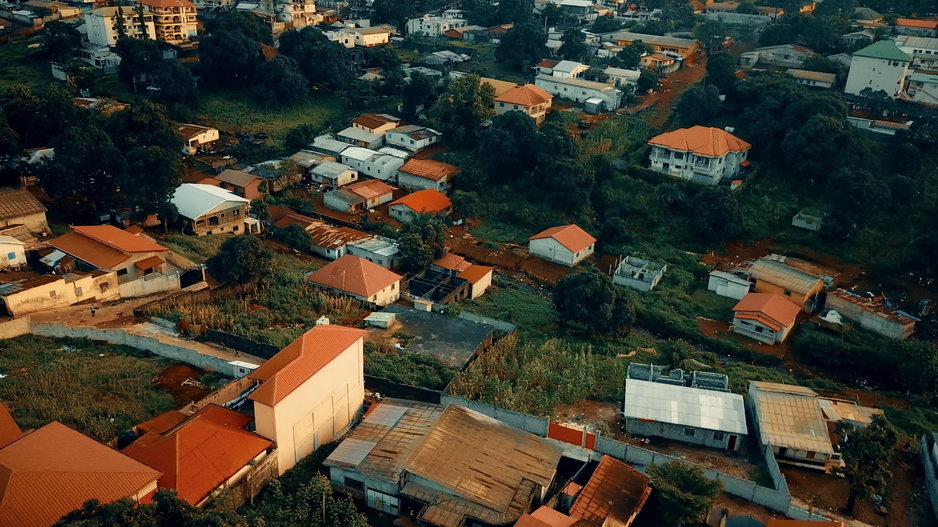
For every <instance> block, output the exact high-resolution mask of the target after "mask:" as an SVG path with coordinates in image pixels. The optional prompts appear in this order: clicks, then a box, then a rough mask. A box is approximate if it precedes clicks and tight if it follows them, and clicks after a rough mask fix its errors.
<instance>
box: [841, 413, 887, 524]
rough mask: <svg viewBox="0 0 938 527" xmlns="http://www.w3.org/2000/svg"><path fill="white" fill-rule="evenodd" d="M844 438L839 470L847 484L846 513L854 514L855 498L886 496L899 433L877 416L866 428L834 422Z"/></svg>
mask: <svg viewBox="0 0 938 527" xmlns="http://www.w3.org/2000/svg"><path fill="white" fill-rule="evenodd" d="M837 432H838V435H840V436H841V437H842V438H843V439H842V440H841V442H840V453H841V455H842V456H843V461H844V466H843V467H842V468H840V469H839V472H840V474H842V475H843V476H844V477H845V478H846V479H847V482H848V483H849V484H850V494H849V495H848V496H847V506H846V509H847V513H848V514H853V507H854V505H856V502H857V499H869V498H872V497H873V496H876V495H880V496H882V495H883V494H885V492H886V490H887V489H888V488H889V482H890V480H891V479H892V469H891V467H892V457H893V454H894V453H895V448H896V443H897V442H898V441H899V434H898V433H897V432H896V429H895V428H893V426H892V424H890V423H889V421H887V420H886V418H885V417H883V416H881V415H877V416H874V417H873V421H872V422H871V423H870V424H869V425H868V426H865V427H853V426H851V425H849V424H847V423H846V422H845V421H841V422H839V423H837Z"/></svg>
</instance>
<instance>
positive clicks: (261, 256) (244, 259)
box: [205, 236, 273, 285]
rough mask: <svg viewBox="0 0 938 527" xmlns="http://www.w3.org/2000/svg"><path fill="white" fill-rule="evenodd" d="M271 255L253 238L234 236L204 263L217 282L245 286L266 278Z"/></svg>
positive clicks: (269, 269) (269, 267) (268, 250)
mask: <svg viewBox="0 0 938 527" xmlns="http://www.w3.org/2000/svg"><path fill="white" fill-rule="evenodd" d="M272 259H273V255H272V254H271V252H270V249H268V248H266V247H264V245H263V244H262V243H261V241H260V240H259V239H257V238H255V237H254V236H235V237H233V238H229V239H227V240H225V242H224V243H222V244H221V247H220V248H219V249H218V252H217V253H216V254H215V255H214V256H212V257H211V258H209V259H208V260H206V261H205V266H206V268H207V269H208V272H209V274H211V275H212V277H214V278H215V279H216V280H218V281H219V282H224V283H229V284H241V285H245V284H247V283H249V282H252V281H254V280H257V279H258V278H260V277H262V276H267V275H268V274H269V273H270V271H271V267H272Z"/></svg>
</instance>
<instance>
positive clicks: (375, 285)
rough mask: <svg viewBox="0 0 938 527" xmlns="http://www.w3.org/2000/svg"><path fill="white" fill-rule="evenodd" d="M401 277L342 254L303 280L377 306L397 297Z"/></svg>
mask: <svg viewBox="0 0 938 527" xmlns="http://www.w3.org/2000/svg"><path fill="white" fill-rule="evenodd" d="M402 278H403V277H402V276H401V275H399V274H397V273H395V272H393V271H390V270H388V269H385V268H384V267H381V266H380V265H378V264H375V263H371V262H369V261H368V260H365V259H364V258H359V257H358V256H352V255H351V254H346V255H345V256H343V257H341V258H339V259H338V260H336V261H334V262H331V263H329V264H327V265H325V266H323V267H322V268H320V269H318V270H316V271H313V272H311V273H309V274H308V275H306V281H307V282H311V283H313V284H316V285H319V286H321V287H324V288H326V289H331V290H333V291H336V292H339V293H342V294H345V295H348V296H351V297H352V298H355V299H358V300H361V301H362V302H369V303H371V304H375V305H378V306H386V305H388V304H391V303H394V302H396V301H397V299H398V298H400V297H401V279H402Z"/></svg>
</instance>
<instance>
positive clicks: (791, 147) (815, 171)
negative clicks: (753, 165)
mask: <svg viewBox="0 0 938 527" xmlns="http://www.w3.org/2000/svg"><path fill="white" fill-rule="evenodd" d="M849 127H850V125H849V124H847V123H846V122H845V120H844V119H843V118H835V117H829V116H827V115H814V116H812V117H810V118H808V120H807V121H806V122H805V123H804V124H803V125H802V126H800V127H798V128H795V129H790V130H789V131H788V133H786V134H785V137H784V138H783V139H782V144H781V153H782V155H783V156H791V157H789V158H788V159H789V160H790V161H789V162H790V165H791V167H792V168H794V169H795V170H796V172H797V173H799V174H802V175H803V176H807V177H809V178H818V179H823V178H824V176H826V175H827V174H828V173H829V172H831V171H832V170H833V169H834V168H835V167H837V166H840V165H841V161H842V160H843V158H842V157H841V154H842V152H844V151H845V148H846V145H847V143H848V142H849V141H850V136H851V132H852V130H851V129H850V128H849Z"/></svg>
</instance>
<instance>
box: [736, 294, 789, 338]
mask: <svg viewBox="0 0 938 527" xmlns="http://www.w3.org/2000/svg"><path fill="white" fill-rule="evenodd" d="M800 312H801V307H799V306H798V305H797V304H795V303H793V302H791V301H789V300H788V299H786V298H785V297H784V296H782V295H778V294H775V293H749V294H748V295H746V296H744V297H743V299H742V300H740V301H739V302H738V303H737V304H736V305H735V306H733V333H739V334H740V335H745V336H747V337H749V338H751V339H755V340H758V341H760V342H765V343H766V344H775V343H776V342H782V341H784V340H785V338H786V337H788V333H789V332H791V329H792V328H793V327H795V319H796V318H797V317H798V313H800Z"/></svg>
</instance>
